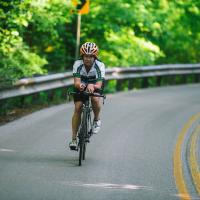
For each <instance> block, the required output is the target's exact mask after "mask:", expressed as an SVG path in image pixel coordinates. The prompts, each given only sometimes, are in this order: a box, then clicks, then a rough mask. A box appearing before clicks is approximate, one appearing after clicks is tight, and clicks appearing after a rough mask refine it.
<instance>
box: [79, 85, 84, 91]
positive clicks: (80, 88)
mask: <svg viewBox="0 0 200 200" xmlns="http://www.w3.org/2000/svg"><path fill="white" fill-rule="evenodd" d="M85 88H86V85H85V84H84V83H81V84H80V85H79V90H80V91H83V90H84V89H85Z"/></svg>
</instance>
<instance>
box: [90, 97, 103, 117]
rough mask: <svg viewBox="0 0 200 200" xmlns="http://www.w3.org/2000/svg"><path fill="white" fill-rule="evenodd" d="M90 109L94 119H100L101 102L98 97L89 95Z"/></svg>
mask: <svg viewBox="0 0 200 200" xmlns="http://www.w3.org/2000/svg"><path fill="white" fill-rule="evenodd" d="M91 103H92V110H93V112H94V120H99V119H100V111H101V102H100V97H91Z"/></svg>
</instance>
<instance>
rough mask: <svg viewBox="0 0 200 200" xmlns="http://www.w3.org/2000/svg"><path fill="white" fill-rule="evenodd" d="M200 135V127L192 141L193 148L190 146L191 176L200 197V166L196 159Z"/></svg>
mask: <svg viewBox="0 0 200 200" xmlns="http://www.w3.org/2000/svg"><path fill="white" fill-rule="evenodd" d="M199 133H200V125H199V126H197V128H196V129H195V132H194V134H193V136H192V139H191V146H190V168H191V174H192V178H193V182H194V185H195V187H196V190H197V192H198V194H199V195H200V173H199V166H198V161H197V157H196V143H197V136H198V134H199Z"/></svg>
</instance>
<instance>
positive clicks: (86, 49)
mask: <svg viewBox="0 0 200 200" xmlns="http://www.w3.org/2000/svg"><path fill="white" fill-rule="evenodd" d="M98 52H99V49H98V47H97V45H96V44H95V43H93V42H86V43H84V44H83V45H82V46H81V48H80V54H81V56H83V55H93V56H95V57H96V58H97V56H98Z"/></svg>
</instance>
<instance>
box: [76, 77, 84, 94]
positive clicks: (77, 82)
mask: <svg viewBox="0 0 200 200" xmlns="http://www.w3.org/2000/svg"><path fill="white" fill-rule="evenodd" d="M74 87H75V88H77V89H78V90H81V91H82V90H84V88H85V87H86V86H85V85H84V84H83V83H81V78H78V77H74Z"/></svg>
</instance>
